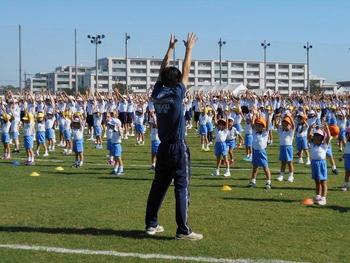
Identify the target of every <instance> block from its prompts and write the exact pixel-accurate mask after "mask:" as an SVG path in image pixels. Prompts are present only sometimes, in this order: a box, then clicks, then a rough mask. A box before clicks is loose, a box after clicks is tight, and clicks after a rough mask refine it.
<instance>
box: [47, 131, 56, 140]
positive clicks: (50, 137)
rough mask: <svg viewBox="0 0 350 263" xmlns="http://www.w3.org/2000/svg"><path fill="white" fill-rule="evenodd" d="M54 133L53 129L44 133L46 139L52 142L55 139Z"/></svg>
mask: <svg viewBox="0 0 350 263" xmlns="http://www.w3.org/2000/svg"><path fill="white" fill-rule="evenodd" d="M54 132H55V131H54V129H46V133H45V136H46V139H48V140H52V139H53V138H54V137H55V134H54Z"/></svg>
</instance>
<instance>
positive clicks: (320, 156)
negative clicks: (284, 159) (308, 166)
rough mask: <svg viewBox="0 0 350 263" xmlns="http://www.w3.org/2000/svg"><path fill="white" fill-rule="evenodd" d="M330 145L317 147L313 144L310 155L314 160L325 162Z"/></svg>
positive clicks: (323, 144)
mask: <svg viewBox="0 0 350 263" xmlns="http://www.w3.org/2000/svg"><path fill="white" fill-rule="evenodd" d="M327 148H328V144H325V143H322V144H321V145H316V144H313V143H311V147H310V154H311V159H312V160H325V159H326V152H327Z"/></svg>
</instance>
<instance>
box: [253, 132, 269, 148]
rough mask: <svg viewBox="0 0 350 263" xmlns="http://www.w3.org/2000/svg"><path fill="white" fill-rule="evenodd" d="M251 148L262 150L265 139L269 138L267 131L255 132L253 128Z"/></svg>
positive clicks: (265, 144) (264, 145) (265, 143)
mask: <svg viewBox="0 0 350 263" xmlns="http://www.w3.org/2000/svg"><path fill="white" fill-rule="evenodd" d="M252 135H253V149H254V150H264V149H266V147H267V140H268V138H269V133H268V132H267V131H263V132H262V133H257V132H256V131H254V130H253V133H252Z"/></svg>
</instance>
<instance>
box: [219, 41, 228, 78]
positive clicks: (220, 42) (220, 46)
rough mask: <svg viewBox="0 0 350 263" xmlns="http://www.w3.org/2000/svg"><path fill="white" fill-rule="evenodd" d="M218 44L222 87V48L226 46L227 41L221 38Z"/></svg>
mask: <svg viewBox="0 0 350 263" xmlns="http://www.w3.org/2000/svg"><path fill="white" fill-rule="evenodd" d="M218 44H219V60H220V85H221V48H222V46H223V45H225V44H226V41H223V40H222V39H221V37H220V40H219V42H218Z"/></svg>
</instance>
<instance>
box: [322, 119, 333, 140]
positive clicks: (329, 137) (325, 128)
mask: <svg viewBox="0 0 350 263" xmlns="http://www.w3.org/2000/svg"><path fill="white" fill-rule="evenodd" d="M323 130H324V131H325V132H326V138H325V143H326V144H329V141H330V139H331V136H332V135H331V132H330V130H329V127H328V124H327V123H324V125H323Z"/></svg>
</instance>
